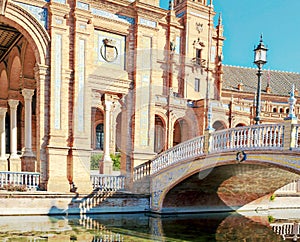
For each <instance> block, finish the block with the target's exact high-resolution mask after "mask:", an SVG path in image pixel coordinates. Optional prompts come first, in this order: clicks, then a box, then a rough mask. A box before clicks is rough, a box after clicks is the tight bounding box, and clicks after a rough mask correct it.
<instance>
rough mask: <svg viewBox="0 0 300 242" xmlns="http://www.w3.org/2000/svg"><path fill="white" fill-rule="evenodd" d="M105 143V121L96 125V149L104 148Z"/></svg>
mask: <svg viewBox="0 0 300 242" xmlns="http://www.w3.org/2000/svg"><path fill="white" fill-rule="evenodd" d="M103 145H104V130H103V123H100V124H98V125H97V126H96V150H103Z"/></svg>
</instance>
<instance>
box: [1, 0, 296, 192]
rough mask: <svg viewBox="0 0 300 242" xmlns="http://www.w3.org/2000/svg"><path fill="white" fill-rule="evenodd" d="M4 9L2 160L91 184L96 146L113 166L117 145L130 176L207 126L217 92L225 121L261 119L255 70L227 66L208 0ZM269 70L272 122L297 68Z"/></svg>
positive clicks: (60, 2)
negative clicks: (256, 110) (257, 112)
mask: <svg viewBox="0 0 300 242" xmlns="http://www.w3.org/2000/svg"><path fill="white" fill-rule="evenodd" d="M0 10H1V12H0V15H1V16H0V23H1V24H0V44H1V48H0V86H1V88H0V124H1V126H0V135H1V146H0V147H1V148H0V170H4V171H5V170H10V171H21V170H22V171H37V172H40V173H41V182H42V184H43V187H44V188H45V189H46V190H48V191H69V188H70V186H69V184H74V185H75V186H76V187H77V188H78V192H89V191H90V190H91V184H90V182H89V179H90V178H89V160H90V154H91V151H93V150H103V153H104V155H103V166H102V167H103V171H104V173H106V174H109V173H111V170H112V161H111V158H110V154H111V153H114V152H116V151H120V152H121V154H122V158H121V159H122V160H121V172H122V174H126V175H127V176H129V174H132V170H133V167H134V166H137V165H139V164H141V163H143V162H145V161H147V160H149V159H151V158H153V157H154V156H155V155H156V154H157V153H159V152H161V151H163V150H165V149H168V148H170V147H172V146H173V145H176V144H178V143H180V142H182V141H184V140H187V139H189V138H192V137H194V136H197V135H199V134H202V133H203V130H204V129H205V128H206V127H207V118H206V117H207V110H208V104H209V103H211V105H212V108H213V113H214V115H213V122H214V127H215V128H216V129H221V128H227V127H235V126H238V125H249V124H251V123H253V121H252V120H253V113H254V112H253V107H254V106H255V105H254V104H253V95H254V90H253V89H251V88H249V86H250V87H252V86H253V87H255V86H256V81H255V80H256V76H255V70H254V69H253V70H252V69H243V68H235V67H226V66H225V67H223V66H222V45H223V40H224V37H223V27H222V21H221V18H219V21H218V24H217V26H216V27H214V26H213V18H214V16H215V12H214V10H213V6H212V5H210V4H208V2H207V0H197V1H195V0H176V1H171V4H170V10H163V9H161V8H159V2H158V0H151V1H150V0H139V1H129V0H115V1H101V2H99V1H94V0H81V1H79V0H78V1H66V0H51V1H31V2H29V1H25V0H24V1H22V0H20V1H13V0H4V1H0ZM270 73H271V76H270V83H271V85H270V88H269V89H268V90H266V94H265V95H263V98H262V99H263V105H264V106H263V118H262V122H263V123H264V122H277V121H280V120H281V119H282V117H284V113H285V112H286V111H287V110H286V109H287V100H286V97H287V95H288V90H290V89H289V88H290V87H286V85H285V83H289V82H290V81H291V80H292V81H297V80H298V77H299V75H297V74H293V75H291V74H288V73H280V72H270ZM244 75H245V76H244ZM252 76H253V77H252ZM266 77H268V76H267V75H265V78H266ZM277 78H279V80H280V83H282V85H283V87H282V88H280V89H279V90H277V89H275V84H276V85H279V83H278V82H277ZM273 80H274V87H273ZM275 80H276V81H275ZM249 81H252V82H253V83H252V82H250V83H249ZM248 85H249V86H248ZM284 88H286V89H284ZM279 91H280V93H279ZM268 92H270V93H269V94H268ZM281 95H285V96H281ZM297 108H298V107H297ZM296 113H297V114H298V113H299V110H296Z"/></svg>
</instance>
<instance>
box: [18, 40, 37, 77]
mask: <svg viewBox="0 0 300 242" xmlns="http://www.w3.org/2000/svg"><path fill="white" fill-rule="evenodd" d="M23 49H24V51H22V53H23V55H22V56H21V61H22V63H23V77H24V78H30V79H33V78H34V67H35V63H36V62H35V56H34V52H33V49H32V48H31V46H30V45H28V43H26V44H24V48H23ZM25 57H26V60H25Z"/></svg>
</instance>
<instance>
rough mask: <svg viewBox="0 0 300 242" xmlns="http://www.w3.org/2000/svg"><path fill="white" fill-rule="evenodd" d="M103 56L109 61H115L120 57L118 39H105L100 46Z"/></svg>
mask: <svg viewBox="0 0 300 242" xmlns="http://www.w3.org/2000/svg"><path fill="white" fill-rule="evenodd" d="M100 54H101V56H102V58H103V59H104V60H105V61H107V62H114V61H115V60H116V59H117V58H118V49H117V47H116V41H115V40H112V39H107V38H106V39H104V40H103V44H102V46H101V48H100Z"/></svg>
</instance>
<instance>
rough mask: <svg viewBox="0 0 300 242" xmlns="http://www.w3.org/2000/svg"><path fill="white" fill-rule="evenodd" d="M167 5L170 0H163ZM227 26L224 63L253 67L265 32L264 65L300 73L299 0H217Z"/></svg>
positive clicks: (164, 5) (163, 5)
mask: <svg viewBox="0 0 300 242" xmlns="http://www.w3.org/2000/svg"><path fill="white" fill-rule="evenodd" d="M160 5H161V7H162V8H166V9H167V8H168V5H169V0H160ZM213 5H214V10H215V12H216V13H217V14H216V17H215V22H216V21H217V19H218V16H219V13H222V19H223V26H224V37H225V38H226V40H225V41H224V47H223V56H224V59H223V64H227V65H234V66H243V67H252V68H256V65H255V64H253V58H254V52H253V50H254V47H256V46H257V45H258V43H259V40H260V35H261V34H262V35H263V41H264V44H265V45H266V46H267V48H268V53H267V60H268V62H267V64H266V65H264V67H263V68H264V69H270V70H278V71H288V72H298V73H300V13H299V10H300V0H214V1H213Z"/></svg>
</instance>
